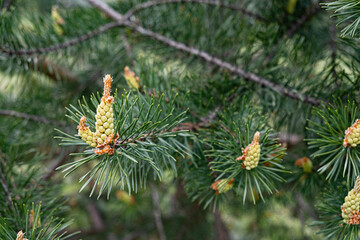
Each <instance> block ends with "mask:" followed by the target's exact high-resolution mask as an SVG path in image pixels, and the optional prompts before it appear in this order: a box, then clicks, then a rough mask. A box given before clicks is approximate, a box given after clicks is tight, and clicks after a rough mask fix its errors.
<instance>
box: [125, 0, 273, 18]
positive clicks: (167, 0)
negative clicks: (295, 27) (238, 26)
mask: <svg viewBox="0 0 360 240" xmlns="http://www.w3.org/2000/svg"><path fill="white" fill-rule="evenodd" d="M172 3H195V4H207V5H212V6H219V7H222V8H228V9H231V10H234V11H240V12H241V13H242V14H243V15H247V16H250V17H253V18H255V19H256V20H259V21H263V22H265V21H266V19H265V18H263V17H262V16H260V15H257V14H255V13H252V12H250V11H248V10H246V9H244V8H242V7H239V6H236V5H235V4H227V3H223V2H220V1H209V0H155V1H149V2H144V3H141V4H138V5H136V6H135V7H133V8H132V9H130V10H129V11H127V12H126V14H125V15H124V18H125V19H129V18H130V17H131V16H133V15H134V14H135V13H136V12H138V11H141V10H144V9H147V8H150V7H153V6H157V5H161V4H172Z"/></svg>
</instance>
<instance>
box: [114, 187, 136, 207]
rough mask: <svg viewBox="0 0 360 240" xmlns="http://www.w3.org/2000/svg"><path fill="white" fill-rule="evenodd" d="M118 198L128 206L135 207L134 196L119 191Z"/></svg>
mask: <svg viewBox="0 0 360 240" xmlns="http://www.w3.org/2000/svg"><path fill="white" fill-rule="evenodd" d="M116 198H117V199H118V200H120V201H122V202H123V203H125V204H127V205H135V198H134V196H132V195H130V194H128V193H127V192H125V191H122V190H118V191H117V192H116Z"/></svg>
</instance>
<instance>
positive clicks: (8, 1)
mask: <svg viewBox="0 0 360 240" xmlns="http://www.w3.org/2000/svg"><path fill="white" fill-rule="evenodd" d="M11 2H12V0H5V2H4V4H3V6H2V7H1V10H7V9H8V8H9V6H10V5H11Z"/></svg>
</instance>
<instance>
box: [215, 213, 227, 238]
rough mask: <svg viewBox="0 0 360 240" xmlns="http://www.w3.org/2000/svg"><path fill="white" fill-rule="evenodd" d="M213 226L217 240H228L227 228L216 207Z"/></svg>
mask: <svg viewBox="0 0 360 240" xmlns="http://www.w3.org/2000/svg"><path fill="white" fill-rule="evenodd" d="M213 214H214V228H215V234H216V239H217V240H230V239H231V238H230V234H229V230H228V229H227V227H226V225H225V223H224V221H223V219H222V217H221V214H220V212H219V210H218V209H215V212H214V213H213Z"/></svg>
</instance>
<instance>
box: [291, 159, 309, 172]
mask: <svg viewBox="0 0 360 240" xmlns="http://www.w3.org/2000/svg"><path fill="white" fill-rule="evenodd" d="M295 166H298V167H302V168H303V169H304V172H306V173H311V172H312V169H313V164H312V162H311V160H310V159H309V158H307V157H302V158H299V159H298V160H296V161H295Z"/></svg>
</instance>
